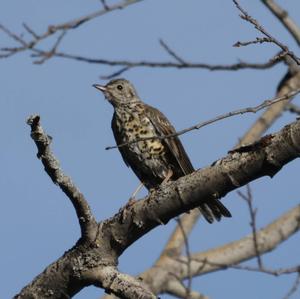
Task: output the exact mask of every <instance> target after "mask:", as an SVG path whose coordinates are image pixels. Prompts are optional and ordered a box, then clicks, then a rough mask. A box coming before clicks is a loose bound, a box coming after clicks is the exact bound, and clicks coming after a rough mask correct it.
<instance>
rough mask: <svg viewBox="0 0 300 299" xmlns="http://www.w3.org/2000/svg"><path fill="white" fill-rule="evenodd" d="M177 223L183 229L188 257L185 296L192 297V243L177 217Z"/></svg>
mask: <svg viewBox="0 0 300 299" xmlns="http://www.w3.org/2000/svg"><path fill="white" fill-rule="evenodd" d="M177 223H178V225H179V228H180V229H181V233H182V236H183V239H184V244H185V253H186V257H187V259H188V260H187V270H188V285H187V287H186V288H185V289H186V290H185V298H186V299H192V297H191V296H190V295H191V292H192V281H193V277H192V272H191V267H190V263H191V252H190V245H189V240H188V237H187V235H186V234H185V230H184V227H183V225H182V223H181V219H180V218H178V219H177Z"/></svg>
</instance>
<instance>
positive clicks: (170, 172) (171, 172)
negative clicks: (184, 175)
mask: <svg viewBox="0 0 300 299" xmlns="http://www.w3.org/2000/svg"><path fill="white" fill-rule="evenodd" d="M173 174H174V173H173V170H172V169H168V172H167V175H166V177H165V178H164V180H163V181H162V184H165V183H167V182H169V180H170V178H171V177H172V176H173Z"/></svg>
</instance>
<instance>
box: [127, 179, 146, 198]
mask: <svg viewBox="0 0 300 299" xmlns="http://www.w3.org/2000/svg"><path fill="white" fill-rule="evenodd" d="M143 187H144V183H143V182H141V183H140V184H139V185H138V187H137V188H136V189H135V190H134V192H133V193H132V195H131V196H130V199H129V200H131V199H135V197H136V196H137V194H138V193H139V192H140V190H141V189H142V188H143Z"/></svg>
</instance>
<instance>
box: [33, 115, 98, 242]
mask: <svg viewBox="0 0 300 299" xmlns="http://www.w3.org/2000/svg"><path fill="white" fill-rule="evenodd" d="M27 124H28V125H29V126H30V127H31V138H32V139H33V141H34V142H35V144H36V146H37V148H38V153H37V157H38V158H39V159H40V160H41V161H42V163H43V165H44V167H45V171H46V172H47V174H48V175H49V176H50V178H51V179H52V181H53V182H54V183H55V184H57V185H58V186H59V187H60V188H61V190H62V191H63V192H64V193H65V194H66V195H67V196H68V198H69V199H70V200H71V202H72V204H73V206H74V208H75V210H76V213H77V217H78V220H79V224H80V228H81V234H82V237H83V238H87V239H91V238H93V237H94V236H92V235H93V231H94V228H95V227H96V225H97V223H96V220H95V218H94V216H93V214H92V211H91V209H90V207H89V204H88V203H87V201H86V199H85V198H84V195H83V194H82V193H81V192H80V191H79V189H78V188H77V187H76V186H75V185H74V183H73V182H72V180H71V178H70V177H68V176H66V175H65V174H64V173H63V171H62V169H61V168H60V165H59V161H58V160H57V159H56V158H55V156H54V155H53V153H52V151H51V149H50V144H51V141H52V138H51V137H50V136H48V135H47V134H46V133H45V132H44V130H43V128H42V127H41V125H40V117H39V116H38V115H32V116H30V117H29V118H28V119H27Z"/></svg>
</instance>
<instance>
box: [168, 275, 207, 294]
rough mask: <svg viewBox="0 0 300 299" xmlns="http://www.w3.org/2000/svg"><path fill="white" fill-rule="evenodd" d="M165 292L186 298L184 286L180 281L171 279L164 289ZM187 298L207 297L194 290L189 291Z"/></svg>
mask: <svg viewBox="0 0 300 299" xmlns="http://www.w3.org/2000/svg"><path fill="white" fill-rule="evenodd" d="M165 292H166V293H168V294H170V295H173V296H176V297H178V298H187V297H186V288H185V286H184V285H182V283H180V281H178V280H175V279H171V280H170V281H169V282H168V284H167V287H166V290H165ZM188 298H189V299H209V297H207V296H205V295H202V294H200V293H198V292H195V291H190V292H189V297H188Z"/></svg>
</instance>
